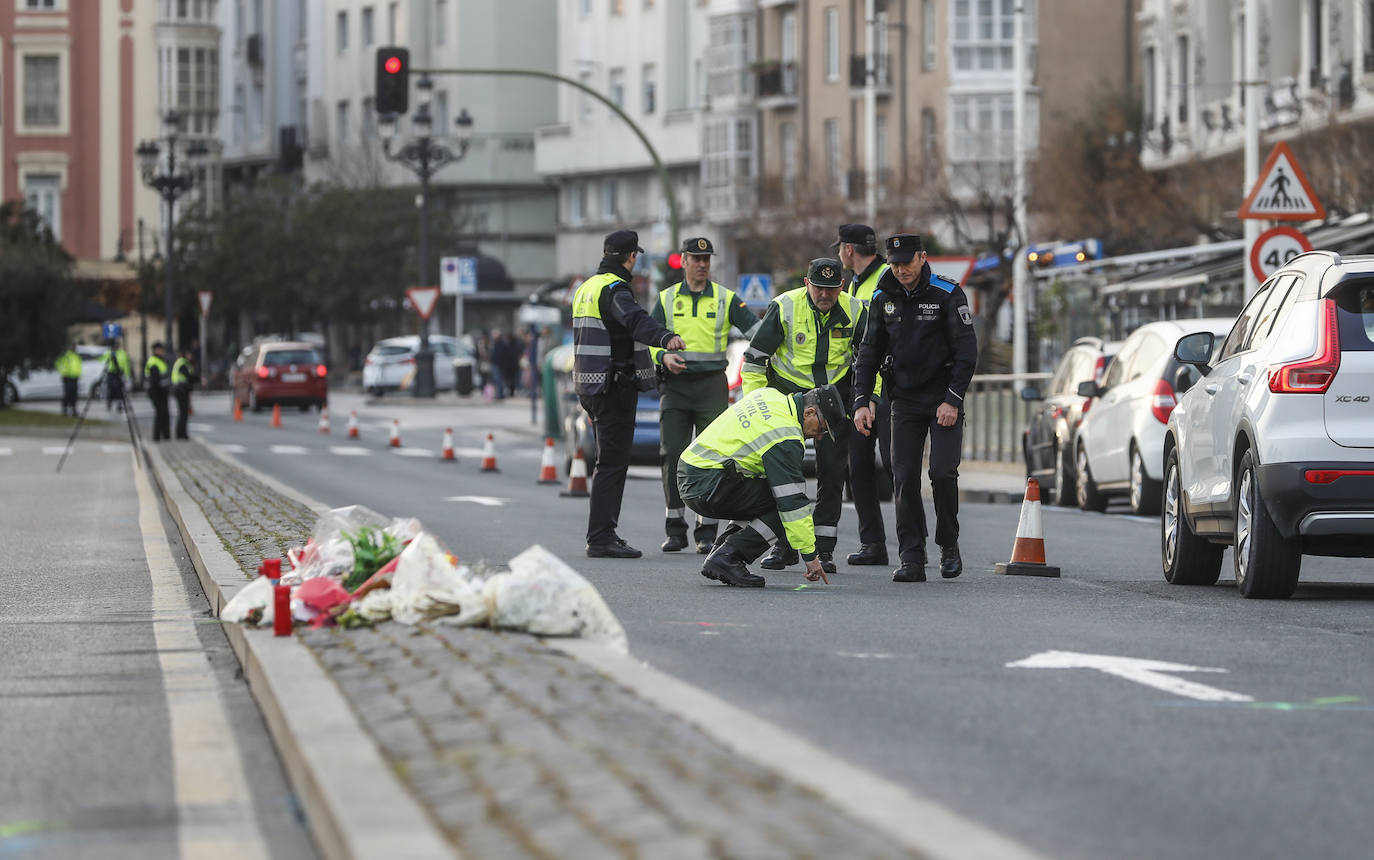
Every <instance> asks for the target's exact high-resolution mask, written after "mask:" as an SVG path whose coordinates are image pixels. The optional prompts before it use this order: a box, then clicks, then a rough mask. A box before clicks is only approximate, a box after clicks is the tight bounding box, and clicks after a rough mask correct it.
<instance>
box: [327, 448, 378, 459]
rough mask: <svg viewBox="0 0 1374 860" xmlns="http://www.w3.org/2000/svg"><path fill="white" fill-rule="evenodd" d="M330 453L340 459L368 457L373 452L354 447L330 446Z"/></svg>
mask: <svg viewBox="0 0 1374 860" xmlns="http://www.w3.org/2000/svg"><path fill="white" fill-rule="evenodd" d="M329 453H331V454H338V455H339V456H340V457H367V456H369V455H371V453H372V452H371V451H369V450H368V449H366V448H358V447H356V446H352V445H330V446H329Z"/></svg>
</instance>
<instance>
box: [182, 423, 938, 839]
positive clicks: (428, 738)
mask: <svg viewBox="0 0 1374 860" xmlns="http://www.w3.org/2000/svg"><path fill="white" fill-rule="evenodd" d="M161 451H162V454H163V457H164V458H165V460H166V462H167V463H168V464H169V465H170V466H171V467H172V468H173V469H174V470H175V471H176V472H177V473H178V475H179V476H180V478H181V481H182V484H183V486H185V487H186V489H187V491H188V492H189V494H190V495H191V496H192V497H193V498H194V499H195V501H196V502H197V503H198V504H199V505H200V506H201V508H202V510H203V511H204V513H205V515H206V517H207V519H208V520H209V521H210V523H211V524H212V525H213V526H214V527H215V529H216V530H217V531H218V532H219V534H220V537H221V539H222V540H223V541H224V544H225V546H226V548H227V549H228V551H229V553H230V554H231V555H232V556H233V557H234V558H235V559H236V560H237V561H238V562H239V564H240V565H241V566H242V567H243V568H244V570H245V577H248V576H250V574H249V573H248V571H252V570H253V569H254V568H255V567H256V566H257V564H258V562H259V561H260V560H261V559H262V558H263V557H271V556H275V555H285V551H286V549H287V548H288V547H291V546H298V545H300V544H302V543H304V541H305V539H306V537H307V536H308V535H309V533H310V529H311V527H312V526H313V525H314V520H315V515H314V513H313V512H311V511H310V509H309V508H307V507H305V506H304V505H301V504H299V503H297V502H295V501H293V500H290V499H285V498H282V497H281V496H280V495H279V494H276V493H273V492H271V491H270V490H269V489H268V488H267V487H265V486H264V485H263V484H261V483H260V482H258V481H257V480H255V479H254V478H252V477H251V476H249V475H248V474H246V473H244V472H243V471H241V470H238V469H235V468H234V467H233V466H231V465H229V464H228V463H226V462H224V461H222V460H221V459H219V458H217V457H215V456H214V455H213V454H211V453H210V452H209V451H207V450H206V449H205V448H204V447H202V445H201V444H200V443H199V442H193V443H191V444H190V445H175V446H164V447H163V448H162V449H161ZM382 513H385V512H382ZM300 639H301V641H302V642H303V643H304V644H305V645H306V647H308V648H309V649H310V650H311V651H312V652H313V653H314V655H315V656H316V658H317V659H318V660H319V661H320V664H321V665H322V666H323V667H324V668H325V670H326V671H327V672H328V673H329V674H330V675H331V677H332V678H333V679H334V681H335V683H337V684H338V685H339V688H340V689H341V690H342V691H343V693H344V696H345V698H346V699H347V700H348V701H349V703H350V705H351V706H352V707H353V709H354V711H355V713H356V714H357V716H358V718H359V720H360V722H361V723H362V724H363V726H364V727H365V729H366V730H367V731H368V732H369V733H370V734H371V735H372V737H373V738H374V739H375V740H376V742H377V745H378V747H379V748H380V749H381V751H382V753H383V756H384V758H385V759H386V760H387V761H388V762H389V763H390V764H391V766H392V767H393V768H394V769H395V770H396V773H397V774H398V775H399V777H400V778H401V779H402V780H403V781H404V782H405V783H406V785H408V786H409V787H410V789H411V790H412V791H413V792H414V793H415V795H416V796H417V797H418V798H419V799H420V801H421V802H422V803H423V804H424V805H425V806H426V807H427V808H428V809H429V811H430V814H431V815H432V816H433V818H434V820H435V821H436V822H437V823H438V825H439V826H440V828H441V829H442V830H443V831H444V833H445V834H446V835H447V836H448V837H449V839H451V840H452V842H453V844H454V845H455V847H457V848H458V849H459V851H460V852H461V853H462V854H464V855H465V856H468V857H474V858H476V857H502V858H506V857H548V858H554V857H560V858H562V857H598V858H599V857H615V856H620V857H643V858H649V857H663V858H692V857H748V858H770V857H855V858H859V857H874V858H878V857H909V856H912V855H911V854H910V852H909V851H907V850H905V849H904V848H903V847H902V846H900V845H898V844H897V843H896V842H894V841H892V840H890V839H889V838H888V837H886V836H885V835H883V834H878V833H874V832H873V831H872V829H871V828H869V827H867V826H866V825H864V824H862V823H860V822H858V821H856V820H854V819H852V818H850V817H848V816H845V815H843V814H840V813H837V812H836V811H835V810H834V809H833V808H830V807H829V806H828V805H827V804H826V803H825V802H824V801H823V800H822V799H821V798H820V797H818V796H817V795H815V794H813V793H811V792H809V791H807V790H805V789H802V788H799V787H797V786H795V785H793V784H792V783H790V782H787V781H786V780H783V779H782V778H780V777H779V776H777V775H776V774H774V773H773V772H771V771H770V770H768V769H767V768H764V767H762V766H759V765H756V764H754V763H752V762H749V761H746V760H742V759H740V758H737V757H736V756H734V755H733V754H732V753H731V752H730V751H729V750H727V749H726V748H724V747H723V746H721V745H720V744H718V743H716V742H715V741H713V740H711V739H710V738H708V737H707V736H706V735H704V734H702V733H701V732H700V731H698V730H697V729H696V728H695V727H693V726H690V725H688V724H687V723H685V722H684V721H682V720H680V719H677V718H676V717H674V716H672V715H671V714H668V713H666V712H664V711H661V710H659V709H657V708H656V707H654V706H652V705H650V704H648V703H647V702H645V701H644V700H643V699H641V698H639V697H638V696H636V695H635V694H634V693H633V692H631V691H630V690H628V689H626V688H625V687H622V686H620V685H619V684H617V683H615V682H613V681H611V680H610V679H609V678H607V677H606V676H605V675H602V674H601V673H599V672H598V671H596V670H595V669H592V668H591V667H588V666H586V665H584V664H582V663H580V662H578V661H577V660H575V659H573V658H571V657H569V656H567V655H565V654H563V653H561V652H559V651H556V650H554V649H551V648H549V647H547V646H546V645H545V644H544V643H543V642H542V641H541V640H539V639H537V638H534V637H529V636H524V635H521V634H514V633H500V632H495V631H491V630H486V629H464V628H454V627H447V626H444V625H433V626H427V625H421V626H419V627H414V628H412V627H406V626H404V625H400V624H396V623H388V624H383V625H380V626H378V627H376V628H373V629H362V630H338V629H323V630H311V631H309V632H305V633H302V634H301V636H300Z"/></svg>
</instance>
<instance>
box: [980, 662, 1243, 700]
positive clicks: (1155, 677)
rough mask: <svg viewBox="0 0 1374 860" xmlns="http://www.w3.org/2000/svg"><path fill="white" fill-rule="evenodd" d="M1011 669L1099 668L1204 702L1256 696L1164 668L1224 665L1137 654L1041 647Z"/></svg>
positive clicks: (1180, 669)
mask: <svg viewBox="0 0 1374 860" xmlns="http://www.w3.org/2000/svg"><path fill="white" fill-rule="evenodd" d="M1007 667H1008V668H1011V669H1096V670H1098V671H1099V672H1106V673H1107V674H1108V675H1116V676H1117V677H1118V678H1125V679H1126V680H1128V681H1134V682H1136V683H1137V684H1144V685H1145V686H1147V687H1154V688H1155V689H1156V690H1163V691H1164V692H1166V693H1173V694H1174V695H1176V696H1186V697H1188V698H1190V699H1197V700H1199V701H1203V702H1253V701H1254V700H1255V699H1254V697H1253V696H1247V695H1244V694H1243V693H1232V692H1231V691H1229V690H1221V689H1218V688H1216V687H1209V686H1207V685H1206V684H1199V683H1197V682H1195V681H1185V680H1183V679H1182V678H1174V677H1172V676H1170V675H1163V674H1160V673H1161V672H1225V671H1226V670H1225V669H1215V668H1208V667H1204V666H1188V665H1185V664H1183V663H1165V662H1163V661H1160V660H1141V659H1138V658H1135V657H1113V656H1111V655H1110V654H1079V653H1077V652H1074V651H1042V652H1040V653H1039V654H1032V655H1031V656H1029V657H1027V658H1026V659H1024V660H1017V661H1016V662H1014V663H1008V664H1007Z"/></svg>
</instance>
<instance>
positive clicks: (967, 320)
mask: <svg viewBox="0 0 1374 860" xmlns="http://www.w3.org/2000/svg"><path fill="white" fill-rule="evenodd" d="M959 319H961V320H963V321H964V325H973V315H972V314H970V313H969V311H968V305H960V306H959Z"/></svg>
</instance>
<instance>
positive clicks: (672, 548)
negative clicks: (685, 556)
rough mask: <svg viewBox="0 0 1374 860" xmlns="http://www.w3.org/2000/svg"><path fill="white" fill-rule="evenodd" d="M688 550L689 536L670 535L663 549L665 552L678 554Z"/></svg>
mask: <svg viewBox="0 0 1374 860" xmlns="http://www.w3.org/2000/svg"><path fill="white" fill-rule="evenodd" d="M686 548H687V535H668V539H667V540H665V541H664V542H663V546H662V547H661V549H662V550H663V551H664V552H678V551H679V550H684V549H686Z"/></svg>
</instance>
